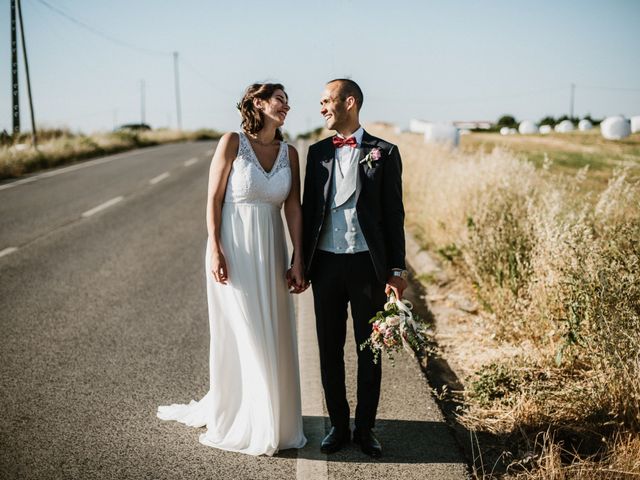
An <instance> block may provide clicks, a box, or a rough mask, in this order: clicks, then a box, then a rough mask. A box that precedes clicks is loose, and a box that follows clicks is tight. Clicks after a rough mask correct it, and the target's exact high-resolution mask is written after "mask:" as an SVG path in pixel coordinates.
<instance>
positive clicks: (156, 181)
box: [149, 172, 169, 185]
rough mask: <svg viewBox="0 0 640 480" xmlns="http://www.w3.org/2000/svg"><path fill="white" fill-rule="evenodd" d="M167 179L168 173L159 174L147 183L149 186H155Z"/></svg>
mask: <svg viewBox="0 0 640 480" xmlns="http://www.w3.org/2000/svg"><path fill="white" fill-rule="evenodd" d="M166 178H169V172H164V173H161V174H160V175H158V176H157V177H153V178H152V179H151V180H149V183H150V184H151V185H155V184H156V183H158V182H161V181H162V180H164V179H166Z"/></svg>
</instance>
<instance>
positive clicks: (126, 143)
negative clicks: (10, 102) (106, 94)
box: [0, 129, 220, 179]
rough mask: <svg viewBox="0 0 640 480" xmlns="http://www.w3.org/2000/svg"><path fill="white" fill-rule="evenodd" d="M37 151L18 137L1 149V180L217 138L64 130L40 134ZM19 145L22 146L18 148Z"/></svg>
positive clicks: (210, 134) (208, 133)
mask: <svg viewBox="0 0 640 480" xmlns="http://www.w3.org/2000/svg"><path fill="white" fill-rule="evenodd" d="M38 136H39V143H38V149H37V150H36V149H34V148H33V147H32V146H31V143H30V142H31V139H30V137H28V136H27V135H21V136H20V137H18V138H17V139H16V142H15V143H16V144H9V145H3V146H0V179H2V178H11V177H19V176H20V175H24V174H26V173H30V172H34V171H36V170H39V169H42V168H50V167H56V166H59V165H63V164H66V163H70V162H74V161H77V160H82V159H86V158H92V157H96V156H99V155H106V154H111V153H117V152H122V151H125V150H130V149H133V148H138V147H146V146H151V145H158V144H163V143H171V142H183V141H194V140H215V139H218V138H220V134H219V133H218V132H216V131H215V130H208V129H201V130H196V131H193V132H186V131H178V130H148V131H133V130H121V131H117V132H110V133H96V134H93V135H88V136H87V135H81V134H73V133H71V132H70V131H69V130H66V129H51V130H43V131H41V132H39V134H38ZM18 142H25V143H23V144H18Z"/></svg>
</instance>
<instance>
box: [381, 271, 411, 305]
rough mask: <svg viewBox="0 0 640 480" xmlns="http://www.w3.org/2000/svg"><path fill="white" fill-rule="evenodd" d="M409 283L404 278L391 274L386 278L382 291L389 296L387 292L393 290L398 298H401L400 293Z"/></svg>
mask: <svg viewBox="0 0 640 480" xmlns="http://www.w3.org/2000/svg"><path fill="white" fill-rule="evenodd" d="M408 285H409V284H408V283H407V281H406V280H405V279H404V278H401V277H396V276H391V277H389V279H388V280H387V285H386V286H385V288H384V293H386V294H387V296H389V293H391V292H393V293H394V295H395V296H396V298H397V299H398V300H402V294H403V293H404V291H405V289H406V288H407V286H408Z"/></svg>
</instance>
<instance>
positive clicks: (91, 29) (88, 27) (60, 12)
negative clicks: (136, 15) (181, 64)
mask: <svg viewBox="0 0 640 480" xmlns="http://www.w3.org/2000/svg"><path fill="white" fill-rule="evenodd" d="M36 1H38V2H39V3H41V4H42V5H44V6H45V7H47V8H48V9H49V10H51V11H53V12H55V13H57V14H58V15H60V16H62V17H64V18H66V19H67V20H69V21H70V22H73V23H75V24H76V25H78V26H80V27H82V28H84V29H85V30H87V31H89V32H91V33H93V34H94V35H97V36H99V37H102V38H104V39H106V40H109V41H110V42H112V43H115V44H117V45H120V46H121V47H126V48H130V49H132V50H137V51H139V52H142V53H146V54H147V55H162V56H169V55H171V52H163V51H161V50H153V49H151V48H145V47H140V46H138V45H134V44H132V43H129V42H125V41H124V40H120V39H118V38H115V37H113V36H111V35H109V34H107V33H104V32H102V31H100V30H98V29H97V28H94V27H92V26H91V25H88V24H86V23H84V22H82V21H80V20H78V19H76V18H74V17H72V16H71V15H69V14H68V13H66V12H64V11H63V10H61V9H60V8H58V7H55V6H53V5H51V4H50V3H49V2H47V1H46V0H36Z"/></svg>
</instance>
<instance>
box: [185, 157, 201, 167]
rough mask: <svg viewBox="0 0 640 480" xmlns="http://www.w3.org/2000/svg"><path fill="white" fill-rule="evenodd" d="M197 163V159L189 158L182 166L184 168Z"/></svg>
mask: <svg viewBox="0 0 640 480" xmlns="http://www.w3.org/2000/svg"><path fill="white" fill-rule="evenodd" d="M197 161H198V159H197V158H190V159H189V160H187V161H186V162H184V166H185V167H190V166H191V165H193V164H194V163H196V162H197Z"/></svg>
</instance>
